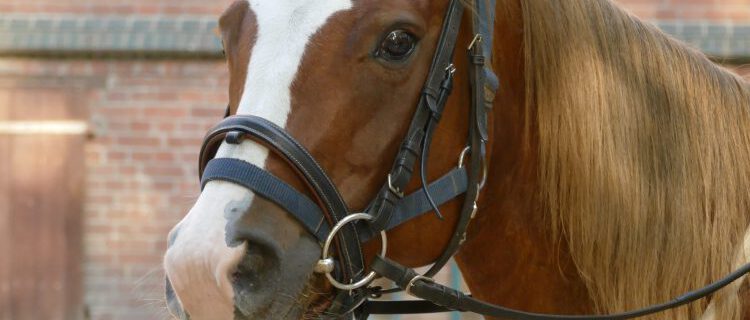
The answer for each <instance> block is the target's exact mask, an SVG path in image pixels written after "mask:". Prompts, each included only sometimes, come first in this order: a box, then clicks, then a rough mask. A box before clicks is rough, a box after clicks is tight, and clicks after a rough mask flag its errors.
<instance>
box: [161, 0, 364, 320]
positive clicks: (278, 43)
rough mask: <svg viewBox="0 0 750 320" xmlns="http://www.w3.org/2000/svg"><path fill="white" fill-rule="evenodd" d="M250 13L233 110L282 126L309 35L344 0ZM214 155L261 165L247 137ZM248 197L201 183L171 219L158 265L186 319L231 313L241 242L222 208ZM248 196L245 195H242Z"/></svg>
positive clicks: (295, 1) (292, 2) (264, 7)
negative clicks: (230, 233) (253, 28)
mask: <svg viewBox="0 0 750 320" xmlns="http://www.w3.org/2000/svg"><path fill="white" fill-rule="evenodd" d="M249 2H250V8H251V10H252V11H253V13H254V15H255V18H256V21H257V35H256V37H257V38H256V41H255V45H254V46H253V48H252V54H251V55H250V56H251V58H250V61H249V62H248V68H247V70H248V73H247V78H246V80H245V86H244V92H243V94H242V97H241V99H240V102H239V107H238V110H237V113H238V114H247V115H256V116H260V117H263V118H266V119H268V120H270V121H271V122H273V123H275V124H276V125H278V126H280V127H285V126H286V122H287V118H288V116H289V113H290V111H291V101H292V97H291V85H292V82H293V81H294V79H295V78H296V75H297V72H298V70H299V66H300V64H301V62H302V58H303V56H304V53H305V49H306V47H307V45H308V43H309V42H310V39H311V38H312V37H313V35H315V33H316V32H317V31H318V30H320V28H321V27H322V26H323V25H324V24H325V22H326V21H327V20H328V19H329V18H330V17H331V16H332V15H333V14H335V13H336V12H339V11H342V10H346V9H349V8H351V7H352V2H351V1H350V0H326V1H318V0H263V1H261V0H251V1H249ZM216 157H217V158H237V159H242V160H245V161H248V162H250V163H252V164H254V165H256V166H259V167H261V168H262V167H265V161H266V158H267V157H268V149H266V148H264V147H262V146H260V145H258V144H256V143H254V142H251V141H244V142H243V143H241V144H240V145H230V144H227V143H223V144H222V145H221V147H220V148H219V150H218V152H217V155H216ZM248 198H249V199H250V201H251V202H252V193H251V192H250V191H249V190H247V189H245V188H243V187H240V186H238V185H235V184H232V183H229V182H222V181H214V182H210V183H208V184H207V185H206V187H205V189H204V190H203V192H202V193H201V195H200V197H199V198H198V200H197V201H196V203H195V205H194V206H193V208H192V209H191V210H190V212H189V213H188V214H187V215H186V216H185V218H184V219H183V220H182V221H181V222H180V223H179V224H178V227H176V228H175V230H177V228H179V233H178V235H177V237H176V238H175V239H174V242H173V244H172V246H171V247H170V248H169V250H168V251H167V254H166V257H165V270H166V272H167V275H168V276H169V278H170V280H171V282H172V286H173V287H174V289H175V293H176V295H177V297H178V299H179V300H180V302H181V304H182V305H183V307H184V308H185V309H186V311H187V312H188V313H189V314H190V315H191V319H198V320H200V319H233V318H234V308H233V297H234V293H233V289H232V284H231V282H230V275H231V273H232V272H233V271H234V268H235V266H236V265H237V263H238V262H239V260H240V259H241V258H242V257H243V255H244V253H245V252H246V247H245V246H244V245H243V246H240V247H235V248H230V247H228V246H227V244H226V242H225V229H224V228H225V226H226V223H227V220H226V218H225V216H224V209H225V207H226V206H227V205H228V204H229V203H230V202H231V201H238V200H243V199H248ZM245 201H247V200H245Z"/></svg>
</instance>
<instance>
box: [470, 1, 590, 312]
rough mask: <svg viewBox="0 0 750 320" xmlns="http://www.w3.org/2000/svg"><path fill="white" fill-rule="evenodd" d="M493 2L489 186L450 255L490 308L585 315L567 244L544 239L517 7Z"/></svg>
mask: <svg viewBox="0 0 750 320" xmlns="http://www.w3.org/2000/svg"><path fill="white" fill-rule="evenodd" d="M507 2H510V3H503V1H499V3H498V5H497V21H496V24H495V35H496V39H495V44H494V58H493V67H494V70H495V72H496V73H497V74H498V75H499V77H500V79H501V88H500V90H499V91H498V93H497V96H496V98H495V102H494V107H493V110H492V113H491V117H490V118H491V121H490V122H491V123H492V125H491V130H492V137H491V139H490V144H491V145H489V146H488V147H489V148H490V150H492V151H491V152H490V157H491V161H490V163H491V165H490V171H489V180H488V184H487V186H486V189H485V191H484V192H483V196H482V198H481V199H480V211H479V213H478V215H477V218H476V219H475V220H476V221H474V222H473V223H472V226H471V227H470V229H469V234H468V237H467V241H466V243H465V244H464V245H463V247H462V249H461V251H460V252H459V254H458V255H457V257H456V260H457V263H458V265H459V267H460V269H461V271H462V272H463V275H464V279H465V280H466V282H467V284H468V285H469V287H470V289H471V292H472V293H473V294H474V295H475V296H477V297H479V298H481V299H485V300H487V301H489V302H492V303H497V304H502V305H506V306H509V307H515V308H519V309H523V310H530V311H536V312H555V313H585V312H591V309H590V308H591V305H592V304H591V300H590V298H589V295H588V293H587V291H586V287H585V286H584V284H583V282H582V281H581V279H580V277H579V275H578V273H577V272H576V268H575V266H574V264H573V261H572V260H571V258H570V256H569V254H568V252H567V246H566V245H565V244H564V243H559V242H558V243H557V246H556V245H555V241H554V240H555V239H552V238H551V237H550V236H549V234H550V228H549V223H548V222H547V221H545V218H544V214H543V212H542V211H541V210H540V206H539V205H538V201H537V199H536V195H538V194H539V189H538V183H537V180H538V171H537V170H538V168H537V166H538V161H537V152H536V150H537V144H536V141H534V137H533V136H532V137H528V136H527V133H529V132H533V131H534V130H529V128H528V127H527V126H533V125H534V124H533V120H532V119H533V117H532V116H530V115H527V114H526V111H525V110H526V108H525V105H524V104H525V97H524V92H525V77H524V55H523V50H522V48H523V46H522V39H523V33H522V30H523V23H522V21H521V17H522V14H521V8H520V4H519V3H518V2H517V1H516V0H513V1H507Z"/></svg>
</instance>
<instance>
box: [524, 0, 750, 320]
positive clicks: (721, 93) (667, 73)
mask: <svg viewBox="0 0 750 320" xmlns="http://www.w3.org/2000/svg"><path fill="white" fill-rule="evenodd" d="M522 6H523V11H524V17H523V18H524V24H525V26H524V33H525V35H524V42H525V54H526V76H527V84H526V87H527V88H526V91H527V114H530V115H534V118H533V119H535V120H532V121H530V124H529V126H528V127H529V129H530V131H529V133H530V135H529V136H534V137H538V143H539V149H538V151H539V155H540V163H539V168H540V169H539V171H540V173H539V179H540V180H539V181H540V187H541V189H542V190H541V193H540V196H541V199H542V200H543V201H544V203H545V208H546V210H547V211H548V212H549V217H550V219H549V220H550V221H551V223H552V230H553V233H554V234H555V236H556V237H565V240H566V242H567V243H568V244H569V250H570V252H571V255H572V257H573V259H574V261H575V263H576V265H577V267H578V269H579V272H580V274H581V275H582V278H583V279H585V282H586V285H587V287H588V289H589V292H590V294H591V296H592V298H593V299H594V301H596V303H597V304H598V306H597V307H598V308H599V310H600V311H602V312H614V311H622V310H625V309H630V308H638V307H643V306H645V305H647V304H651V303H657V302H663V301H666V300H669V299H672V298H674V297H676V296H677V295H679V294H682V293H684V292H686V291H688V290H693V289H696V288H699V287H702V286H704V285H706V284H707V283H709V282H712V281H715V280H717V279H719V278H720V277H722V276H723V275H724V274H726V273H728V272H730V271H731V270H732V268H735V267H737V264H738V263H744V262H746V260H747V259H746V258H737V252H738V250H744V245H743V243H744V241H743V238H744V236H745V233H746V228H747V226H748V221H749V219H750V193H748V192H747V190H750V109H749V108H750V85H748V83H747V82H745V81H744V80H742V79H741V78H740V77H739V76H737V75H734V74H732V73H730V72H728V71H726V70H725V69H723V68H721V67H719V66H716V65H715V64H713V63H712V62H711V61H709V60H708V59H707V58H706V57H705V56H704V55H702V54H700V53H699V52H697V51H695V50H692V49H690V48H688V47H687V46H686V45H685V44H682V43H680V42H678V41H676V40H674V39H671V38H670V37H669V36H667V35H665V34H663V33H661V32H660V31H658V30H657V28H655V27H653V26H651V25H649V24H647V23H644V22H642V21H640V20H638V19H637V18H635V17H633V16H632V15H630V14H628V13H626V12H625V11H623V10H621V9H619V8H617V7H616V6H615V5H614V4H613V3H611V2H609V1H597V0H584V1H557V0H542V1H522ZM742 257H744V254H743V255H742ZM738 261H739V262H738ZM727 290H730V289H727ZM727 290H725V291H724V292H723V293H720V294H718V295H715V296H714V300H717V299H719V298H721V301H722V302H720V303H717V304H716V305H715V306H714V307H712V309H713V312H714V313H715V315H716V318H717V319H738V318H739V317H740V314H741V305H740V300H739V299H737V298H736V288H735V292H734V293H732V292H730V291H727ZM725 296H730V297H729V298H728V299H724V298H723V297H725ZM717 301H718V300H717ZM707 304H708V302H707V301H705V299H704V300H703V301H701V302H699V303H694V304H693V305H692V307H690V308H680V309H677V310H675V311H672V312H670V313H666V314H663V315H661V317H663V318H665V319H673V318H681V319H682V318H691V319H693V318H698V317H699V316H700V314H701V313H702V312H703V311H704V309H705V308H706V306H707Z"/></svg>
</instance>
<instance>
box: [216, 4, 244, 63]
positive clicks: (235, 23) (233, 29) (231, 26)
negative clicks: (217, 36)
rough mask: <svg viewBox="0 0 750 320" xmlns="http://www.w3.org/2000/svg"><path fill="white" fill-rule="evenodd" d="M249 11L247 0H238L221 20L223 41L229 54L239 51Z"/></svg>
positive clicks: (220, 26) (220, 27) (220, 28)
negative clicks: (244, 22)
mask: <svg viewBox="0 0 750 320" xmlns="http://www.w3.org/2000/svg"><path fill="white" fill-rule="evenodd" d="M249 9H250V4H249V3H248V2H247V1H246V0H238V1H235V2H234V3H232V5H230V6H229V8H227V10H226V11H224V13H223V14H222V15H221V18H219V30H220V32H221V41H222V43H223V45H224V50H225V51H226V53H227V54H229V53H230V51H233V50H236V49H237V46H238V42H239V41H240V34H241V31H242V25H243V21H244V20H245V16H246V15H247V11H248V10H249Z"/></svg>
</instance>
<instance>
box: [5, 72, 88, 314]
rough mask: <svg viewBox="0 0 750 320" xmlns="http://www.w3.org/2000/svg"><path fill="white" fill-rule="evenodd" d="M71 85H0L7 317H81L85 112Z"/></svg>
mask: <svg viewBox="0 0 750 320" xmlns="http://www.w3.org/2000/svg"><path fill="white" fill-rule="evenodd" d="M77 94H78V92H76V90H72V89H70V88H65V87H33V86H32V87H28V86H27V87H23V86H14V85H7V83H0V319H2V320H26V319H63V320H68V319H81V318H82V312H81V311H82V299H81V297H82V289H81V288H82V284H81V259H82V250H81V244H82V232H81V229H82V228H81V225H82V222H81V217H82V200H83V186H84V157H83V151H84V150H83V144H84V139H85V123H84V122H82V121H81V120H83V119H85V118H84V114H85V113H84V111H83V110H80V109H81V108H80V105H78V103H77V98H76V96H77Z"/></svg>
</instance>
